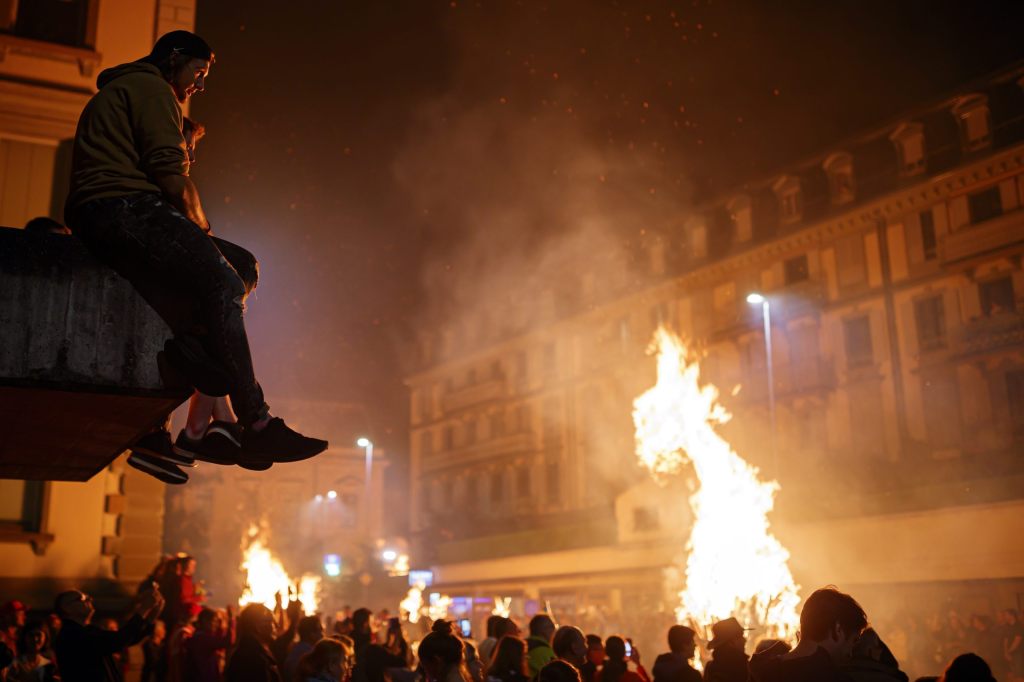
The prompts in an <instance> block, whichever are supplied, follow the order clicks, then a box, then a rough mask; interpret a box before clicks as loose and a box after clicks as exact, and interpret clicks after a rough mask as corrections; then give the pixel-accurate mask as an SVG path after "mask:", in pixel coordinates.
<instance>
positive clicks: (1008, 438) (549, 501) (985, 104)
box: [407, 67, 1024, 619]
mask: <svg viewBox="0 0 1024 682" xmlns="http://www.w3.org/2000/svg"><path fill="white" fill-rule="evenodd" d="M1022 203H1024V68H1022V67H1013V68H1010V69H1008V70H1006V71H1005V72H1003V73H1000V74H998V75H994V76H992V77H990V78H987V79H984V80H982V81H979V82H977V83H973V84H970V85H968V86H965V87H964V89H963V90H962V91H961V92H958V93H955V94H954V95H951V96H949V97H947V98H945V99H943V100H942V101H939V102H934V103H930V104H929V105H927V106H923V107H922V108H920V109H919V110H916V111H911V112H907V113H906V114H905V115H904V116H903V117H901V118H900V119H898V120H895V121H893V122H892V123H891V124H889V125H887V126H884V127H881V128H878V129H876V130H872V131H868V132H866V133H864V134H862V135H860V136H857V137H854V138H851V139H849V140H845V141H842V142H840V143H838V144H837V145H836V146H835V148H833V149H829V150H825V152H824V153H823V154H821V155H820V156H817V157H815V158H812V159H808V160H807V161H805V162H804V163H801V164H797V165H795V166H793V167H790V168H787V169H784V170H783V171H780V172H779V173H778V174H777V175H775V176H773V177H768V178H764V179H762V180H760V181H757V182H751V183H748V184H746V185H744V186H742V187H737V188H735V189H734V191H732V192H729V193H725V194H723V195H721V196H716V197H709V198H708V200H707V201H706V202H705V203H703V204H702V205H699V206H697V207H696V208H695V209H694V210H693V211H692V212H691V213H689V214H688V215H686V216H681V217H680V220H679V221H678V224H676V225H673V226H671V228H669V229H665V230H661V231H657V230H652V233H651V234H650V235H648V236H647V237H646V238H645V240H644V241H643V242H642V243H641V244H640V245H639V246H637V247H635V249H634V252H633V257H634V260H635V261H640V262H643V263H644V264H645V272H644V273H643V277H642V279H643V281H644V282H646V283H647V284H645V285H644V286H639V287H637V286H631V285H630V282H631V281H635V279H636V278H634V277H627V276H626V273H618V272H609V271H602V270H600V269H599V268H600V266H599V265H596V264H595V265H594V267H593V268H592V269H589V270H588V269H587V268H580V269H579V271H578V277H576V279H575V280H573V281H572V282H571V284H570V285H569V286H570V288H571V291H568V292H567V291H564V290H562V291H558V290H555V291H552V292H550V295H549V296H548V297H546V298H544V299H542V300H539V301H535V302H531V304H532V306H533V307H534V308H535V310H536V311H537V316H535V317H534V318H533V319H532V320H530V323H529V324H526V323H524V324H516V323H515V321H514V315H506V314H505V311H502V310H495V311H494V314H493V315H492V316H491V317H492V319H506V320H509V324H508V325H507V328H505V329H502V330H500V331H498V332H497V333H493V334H491V335H489V336H487V335H485V334H482V333H481V332H480V331H479V329H478V328H477V327H478V326H479V324H478V323H479V321H478V320H460V321H459V322H458V323H454V324H444V325H439V327H438V328H437V330H436V331H432V330H425V331H424V332H423V333H422V335H421V338H420V356H421V361H422V367H423V369H422V370H420V371H418V372H417V373H415V374H413V375H411V376H410V377H409V378H408V382H407V383H408V385H409V387H410V389H411V401H412V403H411V408H412V409H411V428H410V431H411V444H410V448H411V453H412V469H411V485H412V487H411V490H410V498H411V507H412V518H411V525H412V528H413V531H414V534H415V535H416V536H417V537H418V539H419V545H418V552H417V553H415V554H414V556H413V562H414V564H418V565H421V566H423V567H428V566H429V567H431V568H432V569H433V571H434V578H435V587H434V589H436V590H438V591H440V592H446V593H448V594H450V595H453V596H455V595H459V596H464V597H466V599H468V600H469V601H465V602H464V604H466V605H471V604H472V603H473V601H472V600H473V599H478V600H479V601H480V604H481V606H480V607H478V608H479V610H480V613H477V614H476V615H477V617H479V616H481V615H482V614H483V613H484V612H485V611H486V612H488V613H489V609H488V608H487V607H486V601H487V599H485V598H487V597H491V596H497V595H506V596H513V597H517V598H522V600H523V602H522V604H523V606H522V607H521V608H522V609H523V610H525V611H526V612H528V611H529V610H530V609H536V608H543V607H545V605H550V606H551V608H554V609H555V610H556V611H558V610H562V611H563V612H569V613H572V612H573V611H574V610H575V612H576V613H575V614H574V615H573V617H575V618H577V619H578V618H579V614H581V613H583V612H584V611H585V610H587V609H594V608H599V609H605V610H606V612H607V613H616V612H618V611H621V609H622V604H623V603H624V602H629V603H632V604H646V605H648V606H649V607H650V608H652V609H661V610H662V611H664V610H666V609H668V610H669V611H670V610H671V608H672V607H674V606H675V603H674V602H673V600H672V598H671V596H669V597H667V598H666V597H664V592H663V591H662V588H663V586H665V585H666V584H667V583H671V582H672V580H671V577H670V578H669V579H666V572H667V573H668V574H669V575H670V576H671V574H672V571H673V566H678V565H679V564H678V562H679V559H680V555H681V550H682V548H683V543H684V542H685V538H686V535H687V532H688V527H689V524H688V521H689V516H688V514H689V512H688V509H687V508H686V505H685V499H686V497H687V496H688V495H689V492H688V490H687V489H686V488H685V487H681V488H669V489H662V488H658V487H657V486H654V485H653V484H651V483H650V482H649V481H648V480H647V475H646V474H645V473H644V472H642V471H641V470H640V469H639V467H638V466H637V464H636V456H635V454H634V449H633V425H632V420H631V414H632V401H633V399H634V398H636V397H637V396H638V395H640V394H641V393H642V392H643V391H645V390H646V389H647V388H648V387H650V386H651V385H653V383H654V379H655V377H654V369H655V368H654V360H653V358H651V357H650V356H648V355H646V354H645V352H644V351H645V348H646V347H647V345H648V344H649V343H650V341H651V338H652V334H653V331H654V330H655V329H656V328H657V327H658V326H659V325H665V326H668V327H670V328H672V329H673V330H675V331H676V332H677V333H679V334H680V335H681V336H682V337H683V338H684V339H686V340H688V342H689V344H690V346H691V347H692V348H693V349H694V350H695V352H698V353H699V354H701V357H702V362H701V367H702V380H703V381H706V382H711V383H714V384H715V385H716V386H718V387H719V389H720V391H721V402H722V403H723V404H724V405H725V406H726V407H727V408H728V409H729V410H730V411H731V412H732V413H733V415H734V418H733V420H732V421H731V422H730V423H729V424H728V425H726V426H724V427H723V428H722V433H723V434H724V435H725V436H726V437H727V438H728V440H729V441H730V442H731V443H732V444H733V446H734V448H735V449H736V450H737V452H738V453H739V454H740V455H741V456H743V457H744V458H745V459H747V460H748V461H750V462H752V463H753V464H755V465H757V466H759V467H760V468H761V470H762V471H763V472H764V476H766V477H776V476H777V478H778V480H779V482H780V484H781V492H780V493H779V495H778V498H777V511H776V513H775V515H774V517H773V527H774V528H775V530H776V532H777V534H778V535H779V536H780V538H781V539H782V540H783V541H784V542H785V543H786V544H787V546H788V547H789V549H790V550H791V551H792V553H793V559H792V561H791V565H792V567H793V569H794V572H795V574H796V577H797V579H798V581H799V582H801V583H802V584H803V585H805V586H810V587H816V586H819V585H822V584H830V583H834V584H838V585H840V586H843V587H858V586H859V589H860V590H861V593H862V594H872V592H871V590H872V589H874V588H876V587H877V588H878V589H879V590H881V589H882V588H884V587H887V586H892V585H897V584H899V585H903V586H904V587H905V594H908V595H909V594H911V593H914V590H918V592H919V593H920V594H922V595H924V594H925V593H927V590H928V588H927V587H926V586H928V585H932V586H937V585H942V586H943V589H947V590H948V589H950V585H954V584H955V585H957V586H960V587H964V586H966V585H968V584H971V585H978V584H983V585H984V586H985V590H988V592H985V594H984V596H980V597H978V598H979V599H981V598H983V599H992V600H998V599H1000V598H1003V597H1005V598H1007V599H1011V598H1012V595H1014V594H1015V593H1016V592H1017V591H1018V590H1020V588H1021V587H1022V586H1024V580H1022V578H1024V554H1022V553H1021V551H1019V549H1017V547H1018V545H1019V543H1017V542H1016V539H1018V538H1019V537H1020V532H1021V531H1022V530H1024V523H1022V521H1021V519H1024V494H1022V493H1021V491H1024V486H1022V485H1021V484H1022V483H1024V460H1022V459H1021V453H1022V452H1024V447H1022V444H1024V440H1022V439H1024V269H1022V267H1021V256H1022V254H1024V210H1022ZM755 292H756V293H760V294H762V295H763V296H764V297H766V299H767V300H768V302H769V309H770V311H771V332H770V333H771V341H772V346H773V353H772V357H771V360H770V362H771V367H772V370H773V374H774V386H773V388H774V391H773V393H774V406H775V412H776V419H775V422H774V428H773V421H772V419H771V416H770V415H771V412H772V410H771V409H770V408H771V405H770V404H769V391H768V380H767V369H768V367H767V364H768V361H767V356H766V352H765V348H766V344H765V341H766V339H765V334H764V325H763V319H762V317H761V314H762V312H761V307H760V306H751V305H749V304H748V303H747V301H746V298H747V296H748V295H749V294H751V293H755ZM566 301H569V302H571V303H568V304H567V303H565V302H566ZM538 318H539V319H538ZM482 337H484V340H481V338H482ZM466 339H475V341H474V342H472V343H470V342H468V341H467V340H466ZM773 441H774V442H775V444H776V445H775V448H774V450H775V452H777V457H776V456H773V448H772V447H771V446H770V445H769V444H770V443H772V442H773ZM680 500H683V501H684V503H683V504H682V505H680V504H679V502H680ZM951 537H955V538H956V541H955V542H953V543H951V542H949V539H950V538H951ZM833 538H835V539H833ZM840 538H841V539H842V540H841V541H840V540H839V539H840ZM880 538H892V539H893V543H891V544H890V543H888V542H885V543H879V539H880ZM964 589H966V587H964ZM977 594H978V595H981V594H982V593H981V592H978V593H977ZM992 595H1001V596H992ZM909 598H910V597H908V599H909ZM922 599H924V597H923V596H922ZM659 600H660V601H659ZM989 606H992V604H989ZM465 608H471V606H466V607H465Z"/></svg>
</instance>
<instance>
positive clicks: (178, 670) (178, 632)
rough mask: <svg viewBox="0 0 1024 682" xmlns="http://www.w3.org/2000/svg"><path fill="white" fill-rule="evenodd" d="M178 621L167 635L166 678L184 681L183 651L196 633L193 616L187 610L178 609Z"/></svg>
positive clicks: (170, 681)
mask: <svg viewBox="0 0 1024 682" xmlns="http://www.w3.org/2000/svg"><path fill="white" fill-rule="evenodd" d="M177 613H178V614H179V620H178V622H177V623H176V624H175V625H174V626H173V627H172V628H171V631H170V633H169V634H168V635H167V679H168V681H169V682H185V680H186V679H187V678H186V674H185V652H186V650H187V647H188V643H189V641H191V639H192V636H193V635H195V633H196V628H195V620H196V619H195V617H194V616H192V614H191V613H189V612H188V611H184V610H182V609H178V611H177Z"/></svg>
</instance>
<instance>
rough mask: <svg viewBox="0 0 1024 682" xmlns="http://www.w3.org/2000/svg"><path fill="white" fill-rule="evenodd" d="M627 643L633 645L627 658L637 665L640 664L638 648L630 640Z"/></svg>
mask: <svg viewBox="0 0 1024 682" xmlns="http://www.w3.org/2000/svg"><path fill="white" fill-rule="evenodd" d="M629 644H630V646H632V647H633V653H632V654H630V656H629V660H631V661H633V662H634V663H636V664H637V665H640V650H639V649H637V648H636V646H634V645H633V643H632V642H630V643H629Z"/></svg>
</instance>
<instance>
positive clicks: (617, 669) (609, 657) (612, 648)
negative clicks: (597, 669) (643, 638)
mask: <svg viewBox="0 0 1024 682" xmlns="http://www.w3.org/2000/svg"><path fill="white" fill-rule="evenodd" d="M626 644H627V640H625V639H623V638H622V637H619V636H618V635H612V636H611V637H609V638H608V639H606V640H605V641H604V653H605V660H604V665H603V666H602V667H601V673H600V674H599V675H598V678H597V679H598V681H599V682H650V678H649V677H648V675H647V671H646V670H644V667H643V666H642V665H641V664H640V650H639V649H637V648H636V647H635V646H633V645H632V642H629V648H630V652H629V655H628V656H627V655H626ZM630 662H632V663H633V664H634V665H635V666H636V670H635V671H634V670H630V669H629V663H630Z"/></svg>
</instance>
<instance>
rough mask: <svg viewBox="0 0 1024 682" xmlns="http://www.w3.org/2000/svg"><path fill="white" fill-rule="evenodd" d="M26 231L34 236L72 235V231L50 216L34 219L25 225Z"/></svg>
mask: <svg viewBox="0 0 1024 682" xmlns="http://www.w3.org/2000/svg"><path fill="white" fill-rule="evenodd" d="M25 231H26V232H30V233H32V234H71V230H69V229H68V228H67V227H66V226H65V225H64V224H62V223H60V222H58V221H56V220H54V219H53V218H50V217H49V216H39V217H38V218H32V219H31V220H29V221H28V222H27V223H25Z"/></svg>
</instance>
